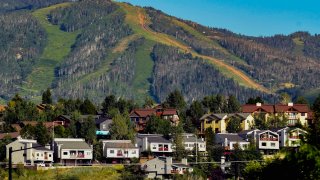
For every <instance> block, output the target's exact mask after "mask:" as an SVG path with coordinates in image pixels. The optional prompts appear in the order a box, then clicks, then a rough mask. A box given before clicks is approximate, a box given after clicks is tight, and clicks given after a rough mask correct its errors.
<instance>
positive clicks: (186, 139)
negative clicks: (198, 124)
mask: <svg viewBox="0 0 320 180" xmlns="http://www.w3.org/2000/svg"><path fill="white" fill-rule="evenodd" d="M183 142H199V143H200V142H204V141H203V140H202V139H200V138H197V137H194V136H192V137H188V138H187V137H186V136H183Z"/></svg>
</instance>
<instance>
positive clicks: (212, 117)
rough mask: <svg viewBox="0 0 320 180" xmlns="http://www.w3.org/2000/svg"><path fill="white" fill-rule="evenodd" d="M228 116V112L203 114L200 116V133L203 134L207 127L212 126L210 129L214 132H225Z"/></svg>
mask: <svg viewBox="0 0 320 180" xmlns="http://www.w3.org/2000/svg"><path fill="white" fill-rule="evenodd" d="M227 117H228V114H226V113H222V114H217V113H211V114H205V115H203V116H202V117H201V118H200V122H201V127H200V133H201V134H204V133H205V130H206V129H207V128H210V127H211V128H212V130H213V131H214V132H216V133H219V132H222V133H225V132H226V129H227V125H226V119H227Z"/></svg>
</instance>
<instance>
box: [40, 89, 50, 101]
mask: <svg viewBox="0 0 320 180" xmlns="http://www.w3.org/2000/svg"><path fill="white" fill-rule="evenodd" d="M42 104H52V97H51V91H50V89H49V88H48V89H47V90H46V91H45V92H43V93H42Z"/></svg>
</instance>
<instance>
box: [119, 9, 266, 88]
mask: <svg viewBox="0 0 320 180" xmlns="http://www.w3.org/2000/svg"><path fill="white" fill-rule="evenodd" d="M118 5H120V7H121V8H122V9H123V11H124V12H125V13H126V22H127V23H128V24H129V25H130V27H131V28H132V29H133V31H134V32H135V33H136V34H138V35H140V36H143V37H145V38H146V39H149V40H151V41H155V42H158V43H162V44H165V45H169V46H174V47H178V48H179V49H181V50H183V51H185V52H188V53H191V54H192V55H193V56H194V57H200V58H202V59H205V60H208V61H209V62H210V63H211V64H212V65H213V66H214V67H216V68H217V69H218V70H219V71H220V72H222V73H223V74H224V75H225V76H226V77H228V78H232V79H234V80H235V81H236V82H238V83H239V84H240V85H242V86H245V87H248V88H253V89H258V90H260V91H263V92H269V90H268V89H266V88H264V87H263V86H261V85H260V84H258V83H257V82H255V81H254V80H252V79H251V78H250V77H248V76H247V75H246V74H245V73H244V72H242V71H240V70H239V69H237V68H235V67H233V66H231V65H229V64H226V63H224V62H222V61H221V60H219V59H216V58H213V57H209V56H204V55H200V54H198V53H196V52H194V51H193V50H192V49H190V48H189V46H187V45H185V44H184V43H182V42H180V41H178V40H176V39H175V38H173V37H171V36H169V35H167V34H164V33H158V32H154V31H153V30H151V29H150V28H149V27H148V25H149V24H150V19H149V17H148V16H147V15H146V12H145V10H144V9H142V8H140V7H135V6H130V5H128V4H126V3H118ZM186 26H187V25H184V27H185V28H186ZM190 28H191V27H190ZM190 28H187V29H189V30H191V29H190ZM192 33H193V34H194V35H195V36H196V37H198V38H201V39H204V38H206V37H202V35H200V33H199V32H196V31H195V30H193V31H192ZM206 41H209V40H206Z"/></svg>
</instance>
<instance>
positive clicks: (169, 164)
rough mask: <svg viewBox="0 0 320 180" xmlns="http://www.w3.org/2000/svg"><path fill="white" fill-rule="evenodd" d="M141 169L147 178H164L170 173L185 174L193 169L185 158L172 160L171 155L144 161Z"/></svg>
mask: <svg viewBox="0 0 320 180" xmlns="http://www.w3.org/2000/svg"><path fill="white" fill-rule="evenodd" d="M141 169H142V170H143V171H144V172H145V173H146V178H148V179H166V178H168V176H169V175H172V174H186V173H191V172H192V171H193V168H192V167H190V165H189V164H188V161H187V159H182V160H181V162H173V161H172V157H157V158H154V159H152V160H149V161H146V162H144V163H142V164H141Z"/></svg>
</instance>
